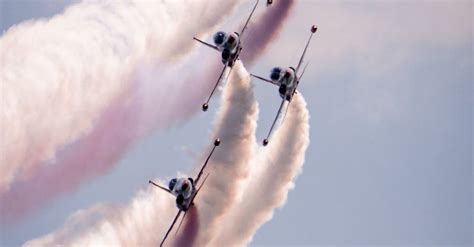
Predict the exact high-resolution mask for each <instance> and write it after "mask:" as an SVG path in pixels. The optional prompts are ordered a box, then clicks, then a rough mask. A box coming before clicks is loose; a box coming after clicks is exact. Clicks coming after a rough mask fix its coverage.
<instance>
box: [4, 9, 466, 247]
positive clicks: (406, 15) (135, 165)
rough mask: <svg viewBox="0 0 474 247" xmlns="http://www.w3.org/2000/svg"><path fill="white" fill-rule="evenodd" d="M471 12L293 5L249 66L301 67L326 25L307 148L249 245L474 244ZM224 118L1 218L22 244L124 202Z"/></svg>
mask: <svg viewBox="0 0 474 247" xmlns="http://www.w3.org/2000/svg"><path fill="white" fill-rule="evenodd" d="M69 3H70V2H69V1H22V2H15V1H3V2H2V3H1V5H0V6H1V7H0V10H1V16H2V17H1V23H0V24H1V28H2V30H6V29H7V28H8V27H9V26H11V25H13V24H14V23H18V22H20V21H22V20H26V19H29V18H38V17H47V16H51V15H54V14H55V13H59V12H60V11H61V10H62V9H63V7H64V6H66V5H67V4H69ZM247 9H248V8H247V5H244V6H242V8H241V10H239V11H238V12H237V13H236V14H235V16H233V17H232V18H230V20H229V22H228V23H226V24H225V26H231V25H232V22H234V21H238V20H240V19H241V16H242V15H246V10H247ZM472 10H473V6H472V2H470V1H449V2H448V1H411V2H407V1H358V2H355V1H337V2H333V1H331V2H329V1H309V0H307V1H300V2H299V3H298V4H297V7H296V8H295V9H294V12H293V15H292V16H291V18H290V20H289V21H288V23H287V24H286V26H285V29H284V30H283V31H282V33H281V36H280V38H279V39H277V40H276V41H275V43H274V44H273V45H272V47H271V48H270V50H269V51H268V52H266V54H265V55H264V56H263V57H262V58H261V59H260V60H259V61H258V62H257V63H256V66H254V67H253V68H252V69H251V71H252V72H254V73H258V74H261V75H266V74H268V72H269V70H270V69H271V68H272V67H274V66H290V65H294V64H296V62H297V60H298V57H299V54H300V52H301V50H302V46H303V44H304V43H305V42H306V39H307V36H308V33H309V32H308V30H309V27H310V26H311V25H312V24H317V25H318V26H319V30H318V33H317V35H316V37H315V38H314V40H313V43H312V45H311V47H310V50H309V54H308V59H309V60H310V62H311V64H310V66H309V67H308V70H307V72H306V75H305V78H304V80H303V81H302V83H301V88H300V91H301V92H302V93H303V95H304V97H305V99H306V101H307V103H308V108H309V111H310V114H311V123H310V124H311V130H310V131H311V138H310V140H311V144H310V147H309V149H308V151H307V153H306V162H305V165H304V168H303V173H302V174H301V175H300V176H299V177H298V179H297V180H296V183H295V189H294V190H293V191H291V192H290V194H289V197H288V201H287V203H286V205H285V206H284V207H283V208H282V209H279V210H277V212H276V214H275V215H274V217H273V219H272V220H271V221H270V222H268V223H267V224H265V225H264V226H263V227H262V228H261V229H260V230H259V231H258V232H257V234H256V235H255V238H254V240H253V242H252V244H254V245H276V244H286V245H289V244H306V245H369V244H371V245H421V244H427V245H466V246H467V245H470V244H472V241H473V240H472V237H471V236H472V235H473V230H472V215H473V205H472V203H473V201H472V196H473V193H472V175H473V173H472V159H473V155H472V153H473V149H472V92H473V91H472V68H473V63H472V56H473V53H472V44H473V43H472V39H473V36H472V32H473V27H472ZM259 11H264V8H263V7H262V6H260V8H259ZM190 35H192V34H190ZM255 92H256V95H257V100H258V102H259V107H260V116H259V122H258V124H259V127H258V133H257V134H258V136H257V137H258V139H259V140H261V139H262V138H263V137H264V135H265V133H266V131H267V129H268V127H269V126H270V124H271V121H272V119H273V117H274V114H275V111H276V109H277V107H278V106H277V104H278V102H279V100H280V99H279V97H278V95H277V92H276V90H275V88H273V87H271V86H269V85H266V84H263V83H258V82H255ZM215 102H217V101H215ZM197 107H199V106H197ZM214 112H215V108H214V109H211V110H210V112H207V113H205V114H204V113H198V114H196V115H195V116H194V118H193V119H192V120H191V121H189V122H187V123H184V124H182V125H180V126H177V127H173V128H171V129H168V130H166V131H162V132H159V133H154V134H153V135H150V136H148V137H147V138H146V139H144V140H143V141H142V142H141V143H139V144H138V145H136V146H135V147H134V148H133V149H132V150H130V152H129V153H128V154H127V155H126V157H125V158H124V159H123V160H121V161H120V163H119V164H118V165H117V166H116V169H115V170H113V171H112V172H111V173H109V174H107V175H106V176H103V177H100V178H96V179H93V180H91V181H90V183H88V184H86V185H84V186H82V187H81V189H80V190H78V191H77V192H75V193H72V194H70V195H67V196H63V197H61V198H58V199H57V200H56V201H54V202H53V203H52V204H50V205H48V206H47V207H45V208H44V209H41V210H39V211H38V213H37V214H35V215H33V216H31V217H28V218H27V219H26V220H24V221H22V222H19V223H17V224H15V225H2V226H1V228H2V233H1V236H0V237H1V243H2V244H7V245H19V244H21V243H23V242H25V241H27V240H29V239H32V238H35V237H39V236H41V235H43V234H46V233H49V232H51V231H53V230H54V229H56V228H58V227H60V226H61V225H62V224H63V222H64V221H65V219H66V218H67V216H68V215H70V214H71V213H73V212H75V211H76V210H78V209H81V208H86V207H89V206H92V205H94V204H96V203H97V202H117V203H126V202H128V201H129V199H130V198H131V197H133V195H134V193H135V192H136V191H137V190H138V189H139V188H143V187H144V186H147V181H148V179H149V178H152V177H156V176H159V177H163V178H167V177H171V176H174V175H175V174H176V171H186V170H190V169H191V166H192V165H193V156H192V154H191V153H193V152H196V153H200V152H201V150H203V149H204V148H205V147H207V146H208V137H209V133H210V130H211V124H210V123H211V122H212V121H213V118H214V117H213V113H214ZM196 130H200V131H196Z"/></svg>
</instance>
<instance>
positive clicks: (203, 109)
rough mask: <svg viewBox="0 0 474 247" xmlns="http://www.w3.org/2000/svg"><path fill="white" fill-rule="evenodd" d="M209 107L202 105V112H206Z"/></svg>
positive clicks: (205, 104)
mask: <svg viewBox="0 0 474 247" xmlns="http://www.w3.org/2000/svg"><path fill="white" fill-rule="evenodd" d="M208 108H209V105H208V104H207V103H204V104H202V111H207V109H208Z"/></svg>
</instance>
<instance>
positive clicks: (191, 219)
mask: <svg viewBox="0 0 474 247" xmlns="http://www.w3.org/2000/svg"><path fill="white" fill-rule="evenodd" d="M198 212H199V211H198V210H197V208H196V207H191V208H190V209H189V210H188V212H187V214H186V218H185V219H184V222H183V226H182V228H181V229H180V230H179V232H178V237H177V239H176V240H175V241H174V244H173V245H175V246H180V247H188V246H189V247H191V246H194V242H195V241H196V237H197V234H198V230H199V213H198Z"/></svg>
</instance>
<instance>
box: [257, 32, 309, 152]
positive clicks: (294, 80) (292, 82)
mask: <svg viewBox="0 0 474 247" xmlns="http://www.w3.org/2000/svg"><path fill="white" fill-rule="evenodd" d="M317 30H318V27H317V26H315V25H313V26H311V35H310V36H309V39H308V42H307V43H306V46H305V48H304V50H303V54H302V55H301V58H300V60H299V62H298V66H296V69H295V68H293V67H289V68H280V67H275V68H273V69H272V70H271V72H270V79H266V78H264V77H261V76H258V75H254V74H250V75H251V76H252V77H254V78H257V79H259V80H262V81H265V82H268V83H271V84H273V85H276V86H278V87H279V89H278V92H279V93H280V97H281V98H282V102H281V104H280V108H279V109H278V113H277V115H276V117H275V120H274V121H273V124H272V127H271V128H270V131H269V132H268V135H267V138H265V139H264V140H263V146H266V145H268V143H269V139H270V135H271V134H272V131H273V128H274V127H275V123H276V122H277V120H278V118H279V116H280V114H281V109H282V108H283V105H284V104H285V102H286V101H288V106H287V108H286V110H287V111H288V108H289V106H290V103H291V100H292V99H293V96H294V95H295V94H296V93H297V91H296V88H297V87H298V85H299V82H300V80H301V78H302V77H303V74H304V72H305V70H306V67H307V66H308V64H306V65H305V67H304V68H303V71H302V73H301V74H300V75H299V76H298V75H297V74H298V71H299V70H300V68H301V65H302V64H303V59H304V56H305V54H306V51H307V49H308V46H309V43H310V41H311V38H312V37H313V34H314V33H316V31H317ZM285 116H286V112H285ZM283 119H284V117H283Z"/></svg>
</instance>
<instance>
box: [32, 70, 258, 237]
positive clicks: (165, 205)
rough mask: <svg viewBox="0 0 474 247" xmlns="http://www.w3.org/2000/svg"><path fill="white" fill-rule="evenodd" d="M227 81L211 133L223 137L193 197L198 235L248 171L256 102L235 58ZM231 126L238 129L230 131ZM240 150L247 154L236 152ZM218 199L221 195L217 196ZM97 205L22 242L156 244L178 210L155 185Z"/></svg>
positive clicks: (187, 227)
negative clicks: (127, 200) (121, 201)
mask: <svg viewBox="0 0 474 247" xmlns="http://www.w3.org/2000/svg"><path fill="white" fill-rule="evenodd" d="M230 81H231V84H230V85H232V86H228V87H226V89H225V90H224V97H223V102H222V107H221V110H220V112H219V115H218V118H217V130H216V132H215V135H219V136H220V137H221V139H222V143H221V146H219V149H218V150H217V151H216V153H215V155H214V156H213V158H212V159H211V161H210V163H209V166H208V167H207V171H206V172H210V174H211V175H210V176H209V179H208V180H207V182H206V184H205V186H204V187H203V189H202V191H201V192H200V194H199V195H198V196H197V197H196V199H195V200H196V201H195V206H196V210H197V211H198V212H199V220H198V221H197V222H198V224H199V230H198V236H199V237H201V235H202V234H204V232H203V229H205V228H206V227H207V226H209V225H210V223H211V222H213V221H215V218H216V215H215V213H218V212H219V211H222V210H223V208H222V207H223V206H224V203H226V202H229V201H230V200H232V197H233V196H232V195H231V194H228V193H226V191H230V192H232V191H233V190H235V186H236V185H237V184H238V180H239V178H245V176H246V175H247V174H246V172H245V171H246V170H247V169H246V165H247V164H248V162H249V161H250V158H251V155H250V153H251V149H252V144H254V143H255V128H256V122H255V121H256V115H257V104H256V101H255V98H254V96H253V91H252V88H251V85H250V83H249V82H250V77H249V75H248V73H247V72H246V71H245V69H244V68H243V66H242V65H241V63H240V62H239V63H236V64H235V67H234V69H233V73H231V75H230ZM236 128H237V129H238V130H239V132H234V131H233V130H234V129H236ZM239 151H241V152H246V153H249V154H248V155H241V153H238V152H239ZM224 154H227V155H228V156H226V155H224ZM239 156H242V157H239ZM201 164H202V163H200V164H199V167H200V165H201ZM225 177H226V178H227V179H225ZM231 178H232V179H231ZM229 180H234V181H229ZM222 189H225V190H226V191H222ZM234 194H235V192H234ZM219 200H223V201H222V202H219ZM211 207H213V209H211ZM99 208H106V209H107V210H104V211H103V212H97V210H94V209H92V210H86V211H83V212H81V213H80V214H79V216H76V217H73V218H72V219H70V220H68V222H67V223H66V225H65V226H64V227H63V228H62V229H60V230H58V231H56V232H55V233H51V234H49V235H46V236H44V237H42V238H41V239H37V240H33V241H30V242H28V243H26V245H27V246H28V245H31V246H37V245H57V244H74V245H88V244H91V243H94V245H124V246H150V245H156V244H157V243H159V242H160V241H161V238H162V237H163V235H162V234H161V233H164V232H165V231H166V230H167V228H168V227H169V224H170V222H171V221H172V219H173V217H174V216H175V213H176V212H177V210H176V208H175V206H174V199H173V198H172V197H170V196H169V195H168V194H167V193H163V192H162V191H160V190H156V189H154V188H152V190H150V189H148V190H145V191H141V192H140V193H138V196H137V197H136V198H135V199H134V200H133V201H132V203H131V204H130V205H128V206H126V207H124V208H118V209H117V208H112V207H110V206H105V205H103V206H100V207H99ZM214 210H216V211H214ZM105 212H106V213H107V215H105V216H104V217H103V219H102V220H100V221H98V222H92V223H91V222H90V219H92V218H94V217H96V216H97V215H101V214H104V213H105ZM187 217H188V216H187ZM195 223H196V221H195V220H193V219H192V218H191V219H188V220H187V221H185V222H184V223H183V229H190V231H191V233H192V231H194V230H195V229H196V228H194V229H193V226H189V225H188V224H195ZM204 226H206V227H204ZM180 234H182V233H180ZM180 234H179V235H178V237H179V236H180ZM190 236H191V237H192V236H193V235H190ZM194 236H195V235H194ZM187 237H189V236H187ZM191 239H192V238H191ZM167 241H169V242H170V243H171V242H173V241H176V242H177V243H181V241H183V240H182V239H180V238H178V239H174V236H173V235H172V234H171V235H170V237H169V239H168V240H167Z"/></svg>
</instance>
